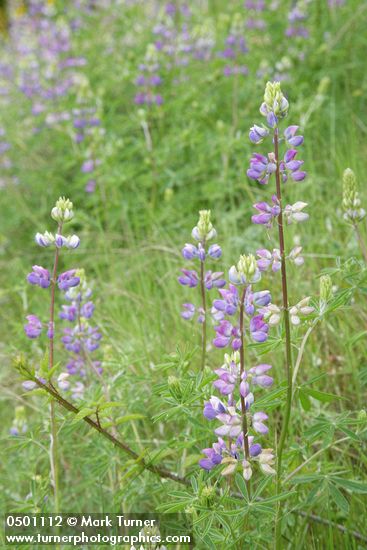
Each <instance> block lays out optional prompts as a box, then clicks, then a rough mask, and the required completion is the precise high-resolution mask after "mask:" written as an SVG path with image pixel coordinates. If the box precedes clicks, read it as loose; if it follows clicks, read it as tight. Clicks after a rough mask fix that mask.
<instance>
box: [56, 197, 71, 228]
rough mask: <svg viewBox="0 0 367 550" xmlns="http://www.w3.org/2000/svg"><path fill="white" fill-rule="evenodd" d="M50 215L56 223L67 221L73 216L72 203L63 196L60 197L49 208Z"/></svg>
mask: <svg viewBox="0 0 367 550" xmlns="http://www.w3.org/2000/svg"><path fill="white" fill-rule="evenodd" d="M51 217H52V218H53V219H54V220H55V221H57V222H58V223H67V222H69V221H70V220H72V219H73V217H74V212H73V203H72V202H71V201H70V200H69V199H66V198H65V197H60V198H59V200H57V201H56V205H55V206H54V208H53V209H52V210H51Z"/></svg>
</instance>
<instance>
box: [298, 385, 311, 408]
mask: <svg viewBox="0 0 367 550" xmlns="http://www.w3.org/2000/svg"><path fill="white" fill-rule="evenodd" d="M297 393H298V397H299V401H300V403H301V406H302V408H303V410H304V411H306V412H308V411H310V410H311V407H312V405H311V401H310V398H309V397H308V395H307V393H306V392H305V391H304V390H303V389H302V388H299V390H298V392H297Z"/></svg>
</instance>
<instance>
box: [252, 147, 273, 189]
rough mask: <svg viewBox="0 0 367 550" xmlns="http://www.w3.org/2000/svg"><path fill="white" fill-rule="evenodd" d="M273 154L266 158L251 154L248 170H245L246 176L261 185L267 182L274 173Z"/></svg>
mask: <svg viewBox="0 0 367 550" xmlns="http://www.w3.org/2000/svg"><path fill="white" fill-rule="evenodd" d="M274 160H275V159H274V155H273V153H269V155H268V157H265V156H264V155H260V154H259V153H253V155H252V158H251V160H250V168H249V169H248V170H247V176H248V177H249V178H251V179H253V180H257V181H258V182H259V183H261V184H262V185H266V184H267V183H268V182H269V178H270V176H271V175H272V174H274V172H275V171H276V168H277V166H276V163H275V161H274Z"/></svg>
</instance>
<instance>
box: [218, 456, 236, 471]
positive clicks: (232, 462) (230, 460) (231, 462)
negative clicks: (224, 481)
mask: <svg viewBox="0 0 367 550" xmlns="http://www.w3.org/2000/svg"><path fill="white" fill-rule="evenodd" d="M221 464H227V466H226V467H225V468H224V470H222V472H221V473H222V476H228V475H231V474H233V473H234V472H235V471H236V469H237V460H236V459H235V458H234V457H232V456H226V457H224V458H223V460H222V462H221Z"/></svg>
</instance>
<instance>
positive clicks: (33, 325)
mask: <svg viewBox="0 0 367 550" xmlns="http://www.w3.org/2000/svg"><path fill="white" fill-rule="evenodd" d="M51 217H52V219H53V220H54V221H55V222H56V224H57V231H56V233H50V232H49V231H46V232H45V233H37V234H36V237H35V241H36V243H37V244H38V245H39V246H41V247H42V248H52V249H53V251H54V260H53V267H52V270H48V269H47V268H45V267H42V266H39V265H34V266H33V268H32V271H31V273H29V274H28V276H27V280H28V282H29V283H30V284H31V285H34V286H39V287H40V288H41V289H42V290H47V291H48V292H49V299H50V308H49V316H48V319H47V320H42V321H41V319H40V318H39V317H38V316H37V315H34V314H30V315H27V324H26V325H25V326H24V330H25V333H26V335H27V337H28V338H31V339H34V338H38V337H39V336H41V333H42V332H43V330H44V329H45V330H46V331H47V338H48V340H49V345H48V357H47V363H48V372H47V371H46V372H41V373H40V376H41V378H42V379H44V378H48V379H50V380H52V375H53V374H54V369H55V366H56V365H55V360H54V340H55V297H56V289H57V288H58V289H59V290H61V291H63V292H65V291H68V290H70V289H71V288H74V287H76V286H78V285H79V282H80V279H79V277H78V276H77V272H76V269H69V270H68V271H64V272H63V273H59V270H58V268H59V257H60V252H61V251H62V250H65V249H69V250H73V249H75V248H77V247H78V246H79V244H80V239H79V237H78V236H77V235H64V234H63V230H64V226H65V224H67V223H69V222H70V221H71V220H72V219H73V217H74V211H73V204H72V202H71V201H70V200H69V199H66V198H64V197H60V198H59V200H58V201H57V202H56V204H55V206H54V208H53V209H52V210H51ZM24 387H25V389H33V388H34V387H36V383H35V382H34V381H28V382H25V383H24ZM50 418H51V433H50V438H51V443H50V463H51V480H52V486H53V490H54V498H55V512H58V511H59V505H60V502H59V464H58V451H57V425H56V417H55V404H54V402H53V401H51V404H50Z"/></svg>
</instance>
